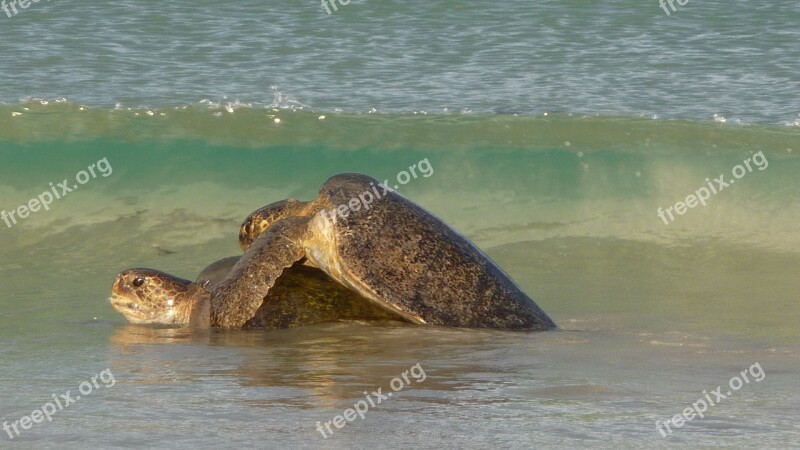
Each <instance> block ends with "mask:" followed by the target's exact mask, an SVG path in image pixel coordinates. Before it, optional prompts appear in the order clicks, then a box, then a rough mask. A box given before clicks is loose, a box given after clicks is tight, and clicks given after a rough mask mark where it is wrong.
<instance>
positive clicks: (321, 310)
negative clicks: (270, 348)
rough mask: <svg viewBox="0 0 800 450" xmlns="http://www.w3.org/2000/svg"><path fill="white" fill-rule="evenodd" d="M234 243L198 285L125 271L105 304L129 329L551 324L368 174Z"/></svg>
mask: <svg viewBox="0 0 800 450" xmlns="http://www.w3.org/2000/svg"><path fill="white" fill-rule="evenodd" d="M379 190H383V193H380V192H378V191H379ZM373 193H374V194H375V195H373ZM368 198H369V202H368V201H367V199H368ZM239 241H240V243H241V245H242V249H243V250H244V251H245V253H244V255H243V256H242V257H241V258H238V259H236V258H232V259H225V260H222V261H219V262H217V263H215V264H212V265H211V266H209V268H207V269H206V270H205V271H204V272H203V273H202V274H201V276H200V277H199V279H198V282H195V283H191V282H189V281H188V280H182V279H180V278H176V277H173V276H171V275H167V274H164V273H163V272H158V271H153V270H149V269H130V270H127V271H124V272H122V273H121V274H120V275H119V276H118V277H117V279H116V280H115V282H114V285H113V287H112V293H113V295H112V297H111V302H112V305H113V306H114V308H115V309H117V310H118V311H119V312H121V313H122V314H124V315H125V316H126V317H127V318H128V319H129V320H130V321H131V322H136V323H162V324H189V325H191V326H194V327H220V328H242V327H250V326H266V327H273V328H280V327H286V326H292V325H304V324H310V323H316V322H322V321H328V320H336V319H346V318H351V319H396V320H403V321H407V322H411V323H414V324H430V325H442V326H451V327H470V328H495V329H524V330H547V329H552V328H555V326H556V325H555V323H553V321H552V320H551V319H550V318H549V317H548V316H547V314H545V313H544V311H542V310H541V309H540V308H539V307H538V306H537V305H536V304H535V303H534V302H533V300H531V299H530V298H529V297H528V296H527V295H525V293H523V292H522V290H521V289H520V288H519V287H517V286H516V284H514V282H513V281H512V280H511V279H510V278H509V277H508V276H507V275H506V274H505V273H504V272H503V271H502V270H501V269H500V268H499V267H497V266H496V265H495V264H494V263H493V262H492V261H491V260H490V259H489V258H488V257H487V256H486V255H485V254H484V253H483V252H481V251H480V250H479V249H478V248H477V247H476V246H475V245H474V244H472V243H471V242H470V241H469V240H467V239H466V238H465V237H463V236H462V235H461V234H459V233H458V232H456V231H454V230H453V229H452V228H450V227H448V226H447V225H446V224H444V223H443V222H442V221H441V220H439V219H437V218H436V217H434V216H433V215H432V214H430V213H429V212H427V211H425V210H424V209H422V208H421V207H420V206H418V205H416V204H414V203H413V202H411V201H409V200H408V199H406V198H405V197H403V196H401V195H399V194H397V193H396V192H393V191H392V190H391V189H389V188H388V187H386V186H383V185H381V184H379V183H378V181H377V180H375V179H373V178H370V177H368V176H365V175H360V174H340V175H336V176H334V177H332V178H330V179H329V180H328V181H327V182H325V184H324V185H323V186H322V188H321V189H320V192H319V197H318V198H317V199H315V200H313V201H310V202H300V201H297V200H294V199H289V200H283V201H280V202H277V203H273V204H271V205H268V206H265V207H263V208H261V209H259V210H257V211H255V212H253V213H252V214H250V216H248V217H247V219H246V220H245V221H244V223H243V224H242V227H241V229H240V235H239ZM309 266H311V267H309ZM320 271H322V272H324V274H323V273H320Z"/></svg>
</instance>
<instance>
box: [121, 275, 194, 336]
mask: <svg viewBox="0 0 800 450" xmlns="http://www.w3.org/2000/svg"><path fill="white" fill-rule="evenodd" d="M195 294H196V289H195V286H194V283H192V282H191V281H189V280H184V279H181V278H178V277H174V276H172V275H169V274H166V273H164V272H159V271H157V270H151V269H128V270H126V271H124V272H122V273H120V274H119V275H117V279H116V280H114V284H113V285H112V286H111V297H110V298H109V301H110V302H111V306H113V307H114V309H116V310H117V311H118V312H120V313H122V315H123V316H125V318H126V319H128V321H129V322H131V323H141V324H161V325H188V324H189V320H190V317H191V313H192V308H193V306H194V304H195V301H196V295H195Z"/></svg>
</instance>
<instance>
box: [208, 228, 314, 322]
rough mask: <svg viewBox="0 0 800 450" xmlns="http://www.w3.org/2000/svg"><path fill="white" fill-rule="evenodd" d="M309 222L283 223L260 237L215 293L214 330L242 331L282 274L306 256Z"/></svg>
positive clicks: (212, 314)
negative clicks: (305, 244) (235, 329)
mask: <svg viewBox="0 0 800 450" xmlns="http://www.w3.org/2000/svg"><path fill="white" fill-rule="evenodd" d="M308 224H309V218H307V217H290V218H286V219H282V220H280V221H278V222H276V223H274V224H273V225H272V226H270V227H269V229H268V230H267V231H266V232H264V233H263V234H261V235H260V236H259V237H258V238H257V239H256V240H255V241H253V243H252V245H250V247H249V248H248V249H247V251H246V252H245V254H244V255H243V256H242V258H241V259H240V260H239V262H237V263H236V265H234V266H233V269H232V270H231V272H230V274H229V275H228V277H227V278H226V279H225V281H223V282H222V283H220V284H219V286H218V287H217V288H216V289H214V292H213V295H212V298H211V326H214V327H221V328H240V327H242V326H243V325H244V324H245V323H246V322H247V321H248V320H250V319H251V318H252V317H253V316H254V315H255V313H256V311H257V310H258V308H259V307H260V306H261V304H262V303H263V302H264V297H265V296H266V295H267V293H268V292H269V290H270V288H271V287H272V286H273V285H274V284H275V281H276V280H277V279H278V277H280V276H281V273H283V270H284V269H286V268H288V267H290V266H292V265H293V264H294V263H296V262H297V261H299V260H301V259H303V257H304V256H305V249H304V246H303V242H304V241H305V239H306V237H307V236H308Z"/></svg>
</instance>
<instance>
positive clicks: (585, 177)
mask: <svg viewBox="0 0 800 450" xmlns="http://www.w3.org/2000/svg"><path fill="white" fill-rule="evenodd" d="M288 3H289V4H280V5H278V4H267V3H263V2H255V1H242V2H237V3H235V4H224V3H221V2H210V1H195V2H189V1H185V0H176V1H172V2H144V1H140V2H132V1H116V2H101V1H84V2H80V3H77V2H68V1H66V0H53V1H49V2H37V3H30V4H29V6H28V8H25V9H23V8H21V7H20V6H19V5H16V8H17V9H18V12H17V14H15V15H14V14H11V17H9V16H8V15H6V14H5V13H4V12H3V11H2V9H0V33H2V34H0V36H2V37H3V44H2V51H1V55H0V286H2V288H3V289H2V291H1V292H0V422H2V423H0V426H3V425H5V424H6V423H8V424H9V430H10V431H6V430H5V429H0V448H25V449H28V448H31V449H51V448H52V449H55V448H59V449H60V448H86V447H89V448H218V447H223V448H227V447H233V448H240V447H241V448H246V447H250V448H253V447H255V448H277V447H281V448H353V447H355V448H408V447H413V448H437V449H441V448H487V447H489V446H491V447H495V448H515V449H516V448H566V447H569V448H576V447H577V448H637V449H638V448H670V447H687V448H689V447H691V448H716V447H726V448H776V449H779V448H796V447H797V446H798V445H799V444H798V443H800V425H798V423H799V422H800V382H798V379H799V378H800V377H798V375H800V331H798V326H797V324H798V322H799V321H800V304H798V294H797V293H798V291H800V281H798V277H797V267H800V231H798V226H797V224H798V223H800V206H798V203H797V199H798V194H799V193H800V179H798V174H800V159H799V158H798V153H800V102H799V101H798V96H797V92H798V87H800V86H799V84H800V75H799V74H800V47H799V46H797V44H796V43H797V42H798V38H800V31H798V29H797V26H796V24H797V23H798V21H799V20H800V7H799V6H798V4H797V3H796V2H789V1H774V2H770V4H769V5H761V4H757V3H754V2H745V1H733V2H721V1H718V0H708V1H703V2H699V1H698V2H695V1H690V2H688V3H687V4H686V5H678V4H677V2H675V6H676V9H675V11H671V10H670V14H669V15H667V14H666V13H665V11H664V10H663V9H662V8H661V7H660V6H659V3H658V1H655V0H653V1H647V2H616V3H613V4H608V2H577V1H559V2H556V1H541V2H534V3H531V2H522V1H516V0H509V1H505V2H498V3H494V4H492V3H487V2H475V1H465V2H452V1H448V2H439V1H429V2H423V1H420V0H408V1H403V2H399V1H398V2H396V1H392V2H367V1H363V0H353V1H352V2H350V3H349V4H347V5H341V4H337V10H336V11H331V14H330V15H329V14H328V13H327V12H326V10H325V9H324V8H323V7H322V5H321V4H320V3H319V2H313V1H308V2H288ZM329 6H330V4H329ZM666 8H669V6H668V5H667V6H666ZM423 160H426V161H427V163H428V164H429V165H430V167H431V169H432V170H431V171H430V172H427V173H424V174H423V173H420V172H418V173H417V176H416V177H406V176H404V175H403V174H404V173H407V174H408V173H410V170H409V168H410V167H411V166H412V165H414V164H419V162H420V161H423ZM340 172H363V173H367V174H369V175H372V176H374V177H375V178H378V179H380V180H384V179H386V180H388V182H389V183H390V185H391V184H393V185H397V186H398V192H400V193H401V194H403V195H405V196H407V197H408V198H410V199H412V200H413V201H415V202H417V203H419V204H420V205H422V206H424V207H425V208H427V209H428V210H430V211H432V212H433V213H434V214H436V215H437V216H439V217H440V218H442V219H443V220H445V221H446V222H447V223H449V224H451V225H452V226H453V227H455V228H456V229H458V230H460V231H461V232H462V233H464V234H465V235H466V236H467V237H469V238H470V239H472V240H473V241H474V242H475V243H476V244H477V245H478V246H480V247H481V248H482V249H484V250H485V251H486V252H487V254H488V255H489V256H490V257H491V258H493V259H494V260H495V261H496V262H497V263H498V265H500V266H501V267H502V268H503V269H504V270H506V271H507V272H508V273H509V274H510V275H511V276H512V278H514V279H515V280H516V281H517V282H518V284H519V285H520V286H521V287H522V288H523V289H524V290H525V291H526V292H527V293H528V294H530V296H531V297H533V298H534V299H535V300H536V302H537V303H538V304H539V305H540V306H541V307H542V308H543V309H544V310H545V311H547V312H548V314H549V315H550V316H551V317H552V318H553V319H554V320H555V321H556V323H557V324H558V325H559V329H558V330H557V331H553V332H545V333H513V332H499V331H487V330H459V329H446V328H436V327H424V328H421V327H412V326H401V325H392V324H385V323H359V322H347V323H331V324H321V325H316V326H311V327H303V328H297V329H290V330H273V331H258V330H251V331H224V332H221V331H211V332H205V333H201V332H192V331H190V330H182V329H168V328H166V329H165V328H157V327H146V326H134V325H129V324H127V323H126V322H125V320H124V318H123V317H122V316H121V315H119V314H117V313H116V312H115V311H113V309H112V308H111V306H110V304H109V303H108V301H107V298H108V296H109V293H110V287H111V283H112V281H113V280H114V277H115V275H116V274H117V273H118V272H120V271H121V270H123V269H126V268H129V267H151V268H156V269H160V270H164V271H167V272H170V273H173V274H176V275H179V276H182V277H186V278H194V277H195V276H196V275H197V274H198V273H199V272H200V271H201V270H202V269H203V268H204V267H205V266H206V265H207V264H209V263H210V262H212V261H214V260H216V259H219V258H222V257H225V256H229V255H235V254H237V253H238V252H239V248H238V242H237V233H238V226H239V224H240V223H241V222H242V220H243V219H244V218H245V217H246V216H247V214H249V213H250V212H251V211H253V210H255V209H257V208H259V207H261V206H263V205H265V204H268V203H271V202H274V201H277V200H281V199H284V198H288V197H294V198H298V199H301V200H308V199H311V198H313V197H314V196H315V195H316V193H317V190H318V189H319V186H320V185H321V184H322V183H323V182H324V181H325V180H326V179H327V178H329V177H330V176H331V175H334V174H336V173H340ZM701 200H702V201H701ZM32 202H33V203H32ZM43 203H47V208H46V209H45V208H44V207H42V204H43ZM22 205H26V206H31V207H32V209H35V211H33V212H30V211H26V210H25V208H23V209H22V210H20V206H22ZM20 211H21V212H20ZM12 212H13V214H12ZM3 213H5V214H3ZM23 216H24V217H23ZM404 373H405V374H406V377H408V381H407V382H404V384H403V385H402V386H400V387H401V388H400V389H398V390H396V391H395V390H393V389H394V387H396V386H398V383H399V382H397V381H394V380H395V379H396V380H401V381H403V380H402V375H403V374H404ZM409 374H410V375H409ZM92 379H94V381H92ZM393 383H394V384H393ZM718 387H719V389H717V388H718ZM379 388H380V389H382V393H383V394H384V395H385V394H387V393H389V392H392V394H393V395H392V396H391V397H388V396H386V397H385V398H383V399H382V401H381V402H380V403H377V404H375V405H370V406H369V409H368V411H366V412H365V413H364V418H363V419H362V418H361V417H359V416H355V418H354V419H353V420H352V421H347V422H346V424H345V425H344V426H343V427H341V428H337V427H336V426H335V424H334V425H332V427H333V428H331V433H327V432H326V431H325V430H324V426H325V423H326V422H329V421H330V422H333V421H335V417H336V416H338V415H345V414H346V413H345V411H346V410H347V409H348V408H353V407H354V405H357V404H361V405H364V404H366V403H365V400H366V399H367V397H369V399H371V400H373V402H374V401H377V399H378V398H379V397H378V396H375V395H373V394H372V392H376V391H377V390H378V389H379ZM715 390H716V391H718V392H719V395H721V396H724V398H721V397H717V394H715V393H714V391H715ZM67 391H70V395H68V396H67V395H66V393H67ZM62 395H63V396H66V397H69V398H70V400H69V402H70V404H69V405H67V406H66V407H65V406H64V403H67V402H68V400H67V399H66V398H64V397H62ZM77 396H80V399H77ZM359 402H361V403H359ZM712 403H713V404H712ZM704 404H705V406H706V407H705V408H703V405H704ZM48 405H50V406H48ZM693 405H696V407H693ZM51 408H52V409H53V411H50V409H51ZM686 408H695V409H694V412H693V413H692V416H693V417H692V419H691V420H687V421H685V423H684V424H683V425H681V426H678V425H676V424H675V423H674V422H673V423H672V425H671V428H669V430H671V432H668V431H667V428H665V427H664V425H663V423H664V422H665V421H667V420H669V419H671V418H672V417H673V416H675V415H679V414H684V410H685V409H686ZM703 409H705V410H703ZM34 410H40V411H43V413H42V414H43V415H44V413H45V412H46V413H47V416H48V417H49V420H48V418H47V417H43V415H38V414H32V413H33V411H34ZM698 412H700V413H702V415H703V417H699V415H698V414H697V413H698ZM27 416H30V417H31V418H32V419H31V421H30V422H28V421H27V420H26V419H25V417H27ZM687 417H688V414H687ZM34 419H38V422H39V423H34V422H33V420H34ZM20 420H22V422H17V424H18V425H17V427H18V428H17V430H18V431H19V433H15V431H14V430H13V427H11V425H13V424H14V423H15V421H20ZM673 420H674V419H673ZM657 421H660V422H658V423H660V424H661V428H660V429H661V430H662V431H664V432H663V435H662V433H660V432H659V428H658V425H657ZM318 422H319V423H320V424H321V426H322V431H320V429H319V428H318ZM23 423H24V424H26V425H28V427H26V428H27V429H23V428H22V425H23ZM329 426H331V425H329ZM323 435H325V436H323Z"/></svg>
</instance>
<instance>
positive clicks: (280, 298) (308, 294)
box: [109, 256, 402, 328]
mask: <svg viewBox="0 0 800 450" xmlns="http://www.w3.org/2000/svg"><path fill="white" fill-rule="evenodd" d="M239 259H240V257H239V256H234V257H229V258H224V259H221V260H219V261H216V262H214V263H212V264H211V265H209V266H208V267H206V268H205V269H204V270H203V271H202V273H200V275H199V276H198V278H197V280H196V281H195V282H191V281H189V280H185V279H182V278H178V277H175V276H172V275H169V274H167V273H164V272H160V271H157V270H152V269H128V270H126V271H124V272H122V273H120V274H119V275H118V276H117V279H116V280H115V281H114V285H113V286H112V289H111V292H112V296H111V298H110V299H109V300H110V301H111V304H112V306H113V307H114V309H116V310H117V311H119V312H120V313H122V314H123V315H124V316H125V317H126V318H127V319H128V321H130V322H132V323H144V324H162V325H192V324H193V321H195V322H197V321H198V320H199V317H197V315H198V314H199V310H196V309H195V307H196V306H198V305H202V304H203V302H204V301H205V300H204V299H205V298H206V297H207V296H208V295H209V294H210V293H213V292H214V289H216V286H217V285H218V284H219V282H220V281H222V280H224V279H225V277H227V275H228V273H229V272H230V270H231V268H232V267H233V266H234V265H235V263H236V262H237V261H238V260H239ZM193 312H194V314H195V317H194V318H192V314H193ZM336 320H402V318H401V317H399V316H397V315H395V314H392V313H391V312H389V311H387V310H385V309H384V308H381V307H379V306H377V305H375V304H373V303H371V302H369V301H368V300H366V299H364V298H363V297H361V296H360V295H359V294H358V293H357V292H355V291H353V290H350V289H347V288H345V287H344V286H342V285H341V284H339V283H337V282H335V281H333V280H332V279H331V278H330V277H328V276H327V275H326V274H325V273H324V272H322V271H321V270H319V269H316V268H313V267H309V266H307V265H303V264H302V263H298V264H295V265H294V266H292V267H290V268H288V269H286V270H285V271H284V272H283V274H282V275H281V276H280V278H279V279H278V280H277V281H276V282H275V285H274V286H272V288H271V289H270V290H269V292H268V293H267V295H266V297H265V299H264V302H263V303H262V304H261V306H260V307H259V308H258V309H257V310H256V312H255V313H254V315H253V316H252V317H251V318H250V319H249V320H247V321H246V322H245V323H244V324H243V325H242V327H243V328H289V327H294V326H302V325H311V324H314V323H320V322H330V321H336Z"/></svg>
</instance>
